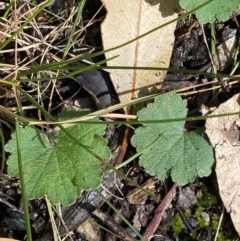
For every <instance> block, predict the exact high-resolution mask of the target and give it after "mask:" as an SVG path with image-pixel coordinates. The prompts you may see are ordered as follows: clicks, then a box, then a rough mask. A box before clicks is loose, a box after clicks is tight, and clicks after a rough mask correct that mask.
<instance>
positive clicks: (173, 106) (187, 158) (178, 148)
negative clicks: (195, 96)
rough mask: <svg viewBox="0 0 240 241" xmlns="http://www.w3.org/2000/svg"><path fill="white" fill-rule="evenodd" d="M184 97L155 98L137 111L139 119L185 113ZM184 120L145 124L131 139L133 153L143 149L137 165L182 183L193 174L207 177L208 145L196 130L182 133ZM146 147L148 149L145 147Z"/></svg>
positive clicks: (187, 180) (166, 118) (211, 153)
mask: <svg viewBox="0 0 240 241" xmlns="http://www.w3.org/2000/svg"><path fill="white" fill-rule="evenodd" d="M186 104H187V103H186V100H182V99H181V97H179V96H178V95H176V94H168V95H162V96H159V97H156V98H155V100H154V103H151V104H148V105H147V107H146V108H144V109H142V110H140V111H139V112H138V113H137V116H138V120H139V121H146V120H170V119H175V118H184V117H186V115H187V108H186ZM184 125H185V122H184V121H178V122H166V123H159V124H156V123H154V124H146V125H144V126H142V127H139V128H137V129H136V130H135V134H134V136H133V137H132V139H131V142H132V145H133V146H134V147H136V149H137V152H140V151H142V150H143V149H146V150H145V151H144V153H143V154H142V155H141V156H140V158H139V164H140V165H141V166H143V167H144V168H145V170H146V172H148V173H149V174H150V175H157V177H158V178H159V179H164V178H166V177H167V176H169V175H170V176H171V177H172V180H173V181H174V182H177V183H178V184H179V185H185V184H187V183H188V182H192V181H194V179H195V178H196V176H197V175H198V176H200V177H203V176H208V175H209V174H210V173H211V167H212V165H213V163H214V158H213V150H212V147H211V146H210V145H209V144H208V143H207V142H206V141H205V140H204V139H203V138H202V137H201V136H200V135H198V134H197V133H196V132H189V133H188V132H186V130H185V127H184ZM146 147H148V148H146Z"/></svg>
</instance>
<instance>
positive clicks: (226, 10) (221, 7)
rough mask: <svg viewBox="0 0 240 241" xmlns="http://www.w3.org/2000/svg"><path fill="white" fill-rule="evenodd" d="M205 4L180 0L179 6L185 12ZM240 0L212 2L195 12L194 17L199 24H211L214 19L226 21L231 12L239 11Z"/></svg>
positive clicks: (190, 0) (204, 0)
mask: <svg viewBox="0 0 240 241" xmlns="http://www.w3.org/2000/svg"><path fill="white" fill-rule="evenodd" d="M205 2H207V1H206V0H180V5H181V7H182V8H184V9H186V10H187V11H191V10H193V9H195V8H197V7H199V6H200V5H202V4H204V3H205ZM239 5H240V0H228V1H226V0H212V1H211V2H209V3H208V4H206V5H205V6H203V7H202V8H200V9H198V10H197V11H196V17H197V19H198V21H199V23H201V24H205V23H208V22H209V23H212V22H214V21H215V20H216V19H217V20H220V21H226V20H228V18H229V16H230V15H231V13H232V11H236V10H238V9H239Z"/></svg>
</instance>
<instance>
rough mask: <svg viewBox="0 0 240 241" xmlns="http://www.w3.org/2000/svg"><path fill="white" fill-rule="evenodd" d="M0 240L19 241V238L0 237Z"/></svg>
mask: <svg viewBox="0 0 240 241" xmlns="http://www.w3.org/2000/svg"><path fill="white" fill-rule="evenodd" d="M0 241H20V240H18V239H12V238H0Z"/></svg>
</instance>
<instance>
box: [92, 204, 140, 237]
mask: <svg viewBox="0 0 240 241" xmlns="http://www.w3.org/2000/svg"><path fill="white" fill-rule="evenodd" d="M92 214H93V215H95V216H96V217H98V219H99V220H101V221H102V223H103V224H105V225H106V226H108V227H109V228H110V229H111V230H112V231H113V232H115V233H116V234H117V235H118V236H119V237H120V238H121V239H123V240H124V241H137V240H136V239H134V238H133V237H131V236H130V235H129V234H128V233H127V232H126V230H125V229H124V228H123V227H122V226H121V225H119V224H118V223H116V222H115V221H114V220H113V219H112V217H111V216H109V215H108V214H107V213H104V212H103V211H102V210H101V209H100V208H97V209H96V210H95V211H93V212H92Z"/></svg>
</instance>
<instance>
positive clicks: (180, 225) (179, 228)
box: [172, 213, 183, 233]
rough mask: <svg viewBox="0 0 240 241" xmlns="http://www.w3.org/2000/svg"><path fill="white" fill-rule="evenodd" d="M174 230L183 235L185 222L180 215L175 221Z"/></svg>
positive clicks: (177, 215)
mask: <svg viewBox="0 0 240 241" xmlns="http://www.w3.org/2000/svg"><path fill="white" fill-rule="evenodd" d="M172 228H173V231H174V232H175V233H181V232H182V229H183V222H182V219H181V217H180V215H179V214H178V213H177V214H176V215H175V217H174V219H173V223H172Z"/></svg>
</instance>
